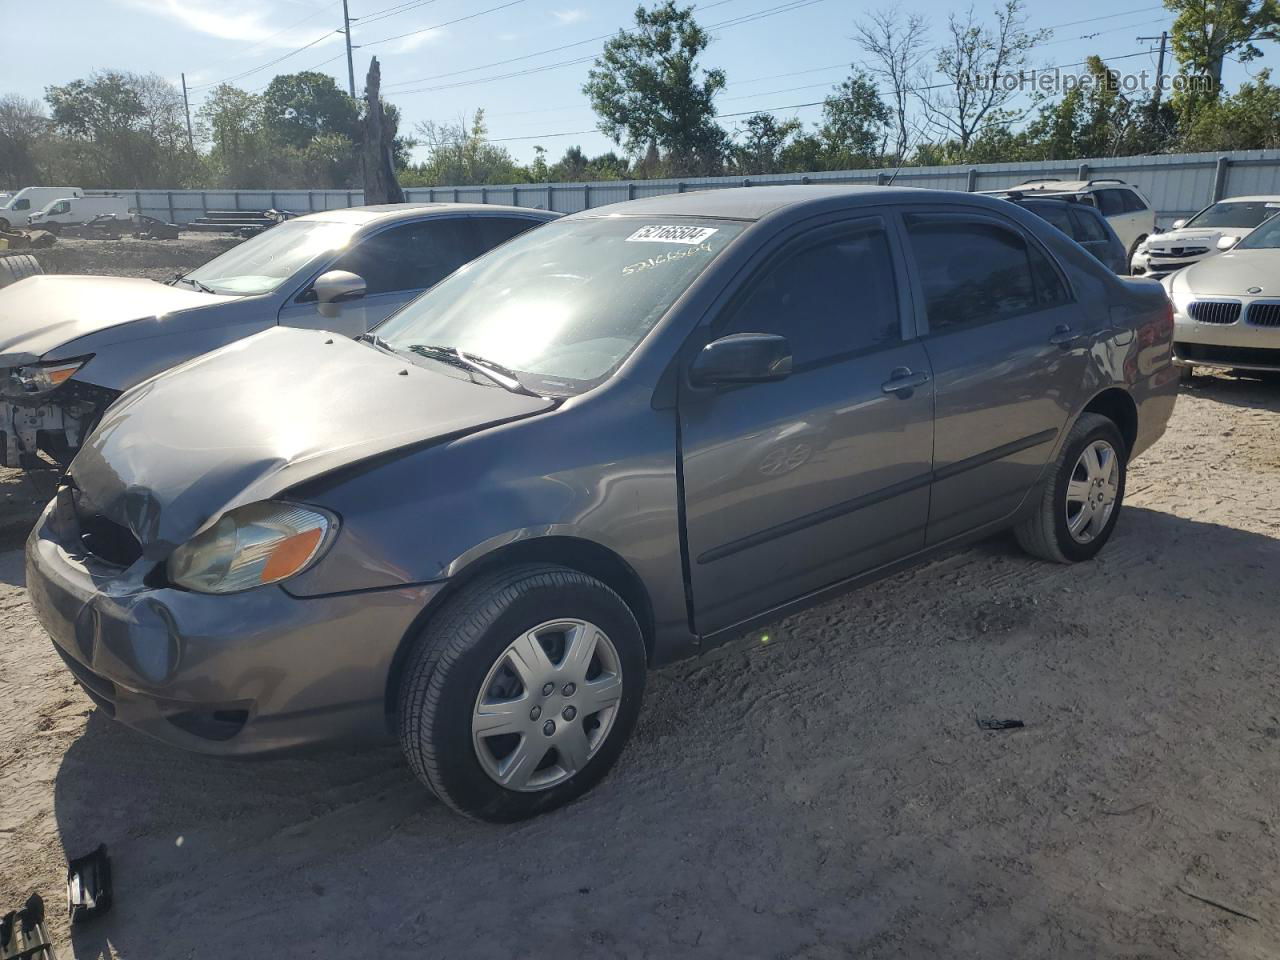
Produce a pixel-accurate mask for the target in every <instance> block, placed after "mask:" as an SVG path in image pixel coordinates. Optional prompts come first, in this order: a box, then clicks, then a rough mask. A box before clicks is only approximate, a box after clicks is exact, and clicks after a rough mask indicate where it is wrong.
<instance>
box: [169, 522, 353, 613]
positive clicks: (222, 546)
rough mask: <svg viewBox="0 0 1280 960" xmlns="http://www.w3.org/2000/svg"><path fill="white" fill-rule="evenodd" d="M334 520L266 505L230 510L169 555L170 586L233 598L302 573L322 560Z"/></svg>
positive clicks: (332, 533) (334, 524)
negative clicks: (240, 593)
mask: <svg viewBox="0 0 1280 960" xmlns="http://www.w3.org/2000/svg"><path fill="white" fill-rule="evenodd" d="M337 529H338V518H337V517H335V516H334V515H333V514H331V513H328V512H326V511H321V510H317V509H316V508H314V507H303V506H299V505H298V504H296V503H284V502H281V501H274V500H264V501H262V502H261V503H251V504H248V505H247V506H243V507H237V508H236V509H235V510H229V511H228V512H226V513H224V514H223V515H222V516H221V517H219V518H218V522H217V523H215V524H214V525H213V526H211V527H209V529H207V530H205V531H204V532H203V533H199V534H197V535H196V536H194V537H192V538H191V539H190V540H188V541H187V542H186V543H184V544H183V545H182V546H180V547H179V548H178V549H177V550H175V551H173V553H171V554H170V555H169V561H168V564H167V568H166V569H167V571H168V574H169V582H170V583H173V584H176V585H177V586H180V587H186V588H187V589H188V590H195V591H197V592H199V593H235V592H236V591H238V590H248V589H250V588H251V587H259V586H262V585H263V584H267V583H277V582H279V581H280V580H285V579H288V578H289V577H292V576H293V575H295V574H298V573H301V572H302V571H303V570H305V569H306V568H307V567H309V566H310V565H311V564H312V563H313V562H315V560H316V559H317V558H318V557H319V556H320V554H322V553H323V552H324V550H325V548H326V547H327V546H328V545H329V543H330V542H331V541H332V539H333V535H334V534H335V533H336V532H337Z"/></svg>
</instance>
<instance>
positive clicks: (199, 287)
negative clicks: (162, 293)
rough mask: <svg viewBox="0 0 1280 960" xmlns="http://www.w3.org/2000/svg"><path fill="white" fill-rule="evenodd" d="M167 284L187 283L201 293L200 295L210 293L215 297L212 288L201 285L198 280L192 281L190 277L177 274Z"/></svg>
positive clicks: (215, 293) (215, 292) (215, 294)
mask: <svg viewBox="0 0 1280 960" xmlns="http://www.w3.org/2000/svg"><path fill="white" fill-rule="evenodd" d="M169 282H170V283H171V284H172V283H189V284H191V285H192V286H193V287H195V288H196V289H197V290H199V291H201V292H202V293H212V294H213V295H214V296H217V291H216V290H214V289H213V287H211V286H209V285H208V284H205V283H201V282H200V281H199V280H196V279H193V278H192V277H184V276H183V275H182V274H178V275H177V276H176V277H174V278H173V279H172V280H170V281H169Z"/></svg>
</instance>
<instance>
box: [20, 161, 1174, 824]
mask: <svg viewBox="0 0 1280 960" xmlns="http://www.w3.org/2000/svg"><path fill="white" fill-rule="evenodd" d="M288 227H289V224H285V225H283V226H280V227H277V228H275V229H274V230H272V231H269V232H268V233H267V234H265V235H264V236H267V237H274V236H278V235H279V234H280V233H281V232H282V231H284V230H286V229H287V228H288ZM1170 310H1171V308H1170V305H1169V301H1168V299H1167V298H1166V297H1165V295H1164V291H1163V290H1162V289H1161V288H1160V286H1159V284H1157V283H1155V282H1153V281H1150V280H1131V279H1128V278H1119V277H1117V276H1115V275H1114V274H1113V273H1111V272H1110V271H1108V270H1106V269H1105V268H1104V267H1103V266H1102V265H1101V264H1099V263H1098V262H1097V260H1095V259H1094V258H1093V257H1091V256H1090V255H1089V254H1087V253H1086V252H1085V251H1084V250H1082V249H1081V248H1080V247H1079V246H1077V245H1076V244H1075V243H1073V242H1071V241H1070V240H1068V239H1067V238H1066V237H1064V236H1063V235H1062V234H1061V233H1060V232H1058V231H1057V230H1055V229H1052V228H1051V227H1049V226H1048V224H1046V223H1045V222H1044V221H1043V220H1040V219H1039V218H1037V217H1035V216H1033V215H1031V214H1030V213H1028V212H1027V211H1025V210H1021V209H1019V208H1017V207H1016V206H1014V205H1012V204H1008V203H1004V202H1001V201H996V200H993V199H991V198H986V197H980V196H973V195H967V194H963V193H955V192H945V191H933V190H913V189H909V188H893V187H888V188H885V187H861V188H859V187H829V186H822V187H819V186H807V187H751V188H737V189H724V190H715V191H707V192H703V193H689V194H673V195H667V196H661V197H653V198H649V199H644V200H636V201H632V202H630V203H625V204H617V205H613V206H607V207H601V208H597V209H592V210H588V211H585V212H583V213H579V214H576V215H573V216H570V217H566V218H564V219H562V220H558V221H556V222H555V223H551V224H548V225H546V226H544V227H540V228H539V229H537V230H534V231H530V232H529V233H527V234H524V235H522V236H520V237H518V238H516V239H515V240H513V241H511V242H510V243H508V244H506V245H504V246H502V247H500V248H498V249H497V250H494V251H492V252H491V253H489V254H487V255H486V256H484V257H481V258H479V259H478V260H476V261H475V262H473V263H471V264H469V265H468V266H467V267H465V268H463V269H461V270H459V271H458V272H456V273H454V274H453V275H452V276H450V277H449V278H448V279H446V280H444V281H442V282H441V283H439V284H437V285H436V286H435V287H433V288H432V289H431V290H429V291H428V292H427V293H425V294H424V295H422V296H421V297H419V298H418V299H417V300H415V301H414V302H413V303H411V304H410V305H409V306H407V307H406V308H405V309H404V310H402V311H400V312H399V313H397V314H395V315H394V316H393V317H391V318H390V319H388V320H387V321H386V322H385V323H383V324H381V325H380V326H378V327H377V328H376V330H375V331H373V333H372V334H371V335H370V337H368V338H367V339H366V341H365V342H356V341H352V340H345V339H342V338H336V337H333V336H331V335H328V334H326V333H323V332H317V331H309V330H290V329H286V328H278V329H273V330H268V331H265V332H263V333H260V334H259V335H257V336H255V337H252V338H249V339H247V340H242V341H240V342H238V343H235V344H233V345H231V346H229V347H226V348H224V349H222V350H219V351H216V352H214V353H211V354H208V355H206V356H203V357H200V358H198V359H196V360H193V361H191V362H189V363H187V364H184V365H183V366H181V367H179V368H177V369H174V370H170V371H168V372H166V373H163V374H161V375H160V376H157V377H154V378H152V379H151V380H149V381H147V382H146V383H144V384H142V385H140V386H139V387H137V388H135V389H134V390H131V391H130V392H129V393H127V394H125V395H124V396H123V397H121V398H120V399H119V400H118V401H117V402H116V403H115V404H114V405H113V406H112V407H111V408H110V409H109V410H108V411H107V415H106V416H105V417H104V418H103V420H102V422H101V423H100V424H99V425H98V427H97V429H96V430H95V431H94V432H93V434H92V435H91V436H90V437H89V439H88V440H87V442H86V443H85V445H84V447H83V449H82V450H81V451H80V453H79V455H78V456H77V457H76V459H75V460H74V462H73V463H72V464H71V467H70V470H69V471H68V473H67V476H66V478H65V482H64V484H63V486H62V487H61V488H60V490H59V492H58V496H57V498H56V499H55V501H54V502H53V503H52V504H51V505H50V506H49V508H48V509H47V510H46V511H45V513H44V515H43V516H42V517H41V519H40V521H39V523H38V525H37V527H36V529H35V530H34V531H33V533H32V535H31V537H30V539H29V540H28V544H27V570H28V572H27V585H28V590H29V593H30V596H31V599H32V603H33V605H34V608H35V610H36V611H37V613H38V616H39V618H40V620H41V622H42V623H43V624H44V625H45V626H46V628H47V629H48V631H49V633H50V635H51V637H52V638H53V641H54V644H55V646H56V648H57V650H58V651H59V652H60V653H61V655H62V656H63V658H64V659H65V661H66V663H67V665H68V667H69V669H70V670H71V672H72V673H73V674H74V675H75V676H76V678H77V679H78V680H79V681H80V683H81V684H82V685H83V686H84V688H85V690H86V691H87V692H88V694H89V696H90V697H92V698H93V699H94V700H95V701H96V702H97V703H98V704H100V705H101V707H102V709H103V710H104V712H106V713H108V714H111V715H114V716H115V718H116V719H117V720H119V721H121V722H124V723H127V724H129V725H131V726H133V727H135V728H137V729H139V730H141V731H144V732H146V733H149V734H151V735H153V736H156V737H159V738H161V739H163V740H166V741H169V742H170V743H174V744H178V745H181V746H184V747H188V748H191V749H195V750H201V751H206V752H210V753H219V754H242V753H250V752H254V751H260V750H264V749H270V748H277V747H284V746H288V745H292V744H300V743H306V742H311V741H316V740H323V739H329V738H333V737H338V736H350V735H359V734H365V735H368V734H375V735H378V734H381V735H385V734H386V733H387V732H388V731H390V732H393V733H395V734H396V735H398V736H399V738H400V742H401V744H402V746H403V749H404V751H405V754H406V755H407V757H408V760H409V763H410V765H411V767H412V768H413V770H414V771H415V772H416V773H417V775H418V776H419V777H420V778H421V779H422V780H423V781H424V782H425V783H426V784H427V786H429V787H430V788H431V789H432V790H433V791H435V793H436V794H437V795H438V796H439V797H440V798H441V799H442V800H444V801H445V802H446V803H448V804H449V805H451V806H452V807H454V808H455V809H457V810H460V811H462V812H463V813H466V814H468V815H471V816H474V817H479V818H482V819H488V820H499V821H501V820H514V819H518V818H522V817H527V816H531V815H533V814H537V813H541V812H544V811H547V810H550V809H552V808H554V807H557V806H559V805H561V804H563V803H565V802H567V801H569V800H571V799H573V798H574V797H576V796H578V795H579V794H581V793H583V792H584V791H586V790H587V789H588V788H589V787H591V786H592V785H593V784H594V783H596V782H597V781H599V780H600V778H601V777H603V776H604V774H605V773H606V771H607V770H608V769H609V767H610V766H611V765H612V764H613V762H614V761H615V760H616V759H617V758H618V755H619V753H620V752H621V750H622V748H623V744H624V743H625V741H626V740H627V737H628V736H629V735H630V733H631V730H632V727H633V726H634V724H635V721H636V717H637V715H638V713H639V710H640V702H641V698H642V695H643V691H644V685H645V672H646V668H647V667H649V666H655V665H659V664H663V663H667V662H669V661H671V660H675V659H678V658H680V657H684V656H688V655H691V654H694V653H698V652H700V651H704V650H707V649H709V648H711V647H713V646H715V645H716V644H717V643H720V642H721V641H723V640H724V639H726V638H727V637H731V636H733V635H735V634H737V633H739V632H741V631H743V630H745V629H748V628H750V627H752V626H754V625H757V624H760V623H762V622H764V621H767V620H771V619H774V618H777V617H781V616H784V615H786V614H787V613H789V612H792V611H794V610H797V609H799V608H800V607H802V606H804V605H806V604H809V603H812V602H814V601H816V600H819V599H822V598H823V597H826V596H828V595H830V593H831V592H832V591H835V590H840V589H844V588H846V587H848V586H850V585H853V584H857V583H861V582H865V581H867V580H870V579H873V578H875V577H878V576H881V575H884V574H885V573H887V572H889V571H891V570H895V569H898V568H900V567H901V566H902V565H903V564H906V563H909V562H913V561H915V560H918V559H920V558H922V557H924V556H927V555H929V554H931V553H934V552H936V551H939V550H946V549H951V548H953V547H954V546H955V545H956V544H957V543H961V542H963V541H966V540H968V539H970V538H974V537H980V536H983V535H986V534H990V533H993V532H995V531H999V530H1003V529H1006V528H1009V527H1012V528H1014V529H1015V530H1016V531H1017V536H1018V539H1019V541H1020V542H1021V543H1022V544H1023V546H1024V547H1025V548H1026V549H1027V550H1028V551H1030V552H1031V553H1032V554H1033V555H1035V556H1038V557H1042V558H1045V559H1048V560H1053V561H1060V562H1072V561H1082V560H1087V559H1089V558H1091V557H1093V556H1094V555H1095V554H1097V553H1098V551H1099V550H1101V549H1102V547H1103V545H1104V544H1105V543H1106V542H1107V539H1108V538H1109V537H1110V535H1111V533H1112V531H1113V530H1114V529H1115V525H1116V521H1117V518H1118V517H1119V514H1120V505H1121V503H1122V501H1123V497H1124V483H1125V469H1126V464H1127V463H1128V461H1129V460H1130V459H1131V458H1132V457H1134V456H1137V455H1138V454H1140V453H1142V451H1144V450H1145V449H1146V448H1147V447H1148V446H1149V445H1150V444H1151V443H1153V442H1154V441H1155V440H1156V438H1158V437H1159V436H1160V435H1161V433H1162V432H1163V430H1164V428H1165V423H1166V421H1167V420H1168V417H1169V415H1170V412H1171V410H1172V408H1173V404H1174V400H1175V397H1176V391H1177V376H1176V373H1175V372H1174V370H1173V367H1172V366H1171V364H1170V341H1171V334H1172V318H1171V313H1170ZM790 425H795V427H796V429H794V430H790V429H789V426H790ZM797 436H799V437H802V438H803V442H804V443H805V445H806V446H807V447H808V448H809V450H808V452H807V453H803V454H801V453H797V454H795V455H794V456H787V455H783V456H781V457H771V456H770V455H769V449H768V447H769V446H770V445H776V444H781V445H782V446H784V447H786V448H788V449H792V450H793V449H794V447H795V438H796V437H797Z"/></svg>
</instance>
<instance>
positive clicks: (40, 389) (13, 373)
mask: <svg viewBox="0 0 1280 960" xmlns="http://www.w3.org/2000/svg"><path fill="white" fill-rule="evenodd" d="M87 361H88V358H87V357H86V358H84V359H82V360H71V361H65V362H62V363H32V364H28V365H27V366H25V367H14V368H13V369H12V370H10V371H9V379H8V380H7V381H5V383H4V386H3V390H2V392H3V393H4V394H5V395H7V396H10V397H29V396H32V395H34V394H40V393H48V392H49V391H50V390H52V389H53V388H54V387H60V386H62V384H64V383H66V382H67V381H68V380H70V379H71V378H72V376H74V375H75V372H76V371H77V370H79V369H80V368H81V367H83V366H84V365H85V363H86V362H87Z"/></svg>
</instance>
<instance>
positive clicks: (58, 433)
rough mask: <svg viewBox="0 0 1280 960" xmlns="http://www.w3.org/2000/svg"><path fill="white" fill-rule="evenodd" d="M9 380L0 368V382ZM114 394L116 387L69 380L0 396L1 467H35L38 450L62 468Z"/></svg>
mask: <svg viewBox="0 0 1280 960" xmlns="http://www.w3.org/2000/svg"><path fill="white" fill-rule="evenodd" d="M10 379H11V377H10V372H9V371H7V370H0V383H7V382H9V381H10ZM119 395H120V394H119V391H116V390H108V389H106V388H105V387H98V386H94V385H93V384H89V383H81V382H80V381H75V380H72V381H69V382H67V383H65V384H63V385H62V386H59V387H58V388H56V389H54V390H50V391H49V392H48V393H43V394H34V395H31V396H21V395H18V396H14V395H0V461H2V465H3V466H6V467H23V468H27V469H30V468H32V467H36V466H39V465H40V461H39V459H38V454H39V453H40V452H41V451H43V452H44V453H46V454H48V455H49V456H50V457H52V458H53V460H54V461H55V462H57V463H58V464H60V465H62V466H66V465H67V464H68V463H69V462H70V461H71V458H72V457H73V456H75V452H76V451H77V450H79V449H80V445H81V444H82V443H83V442H84V438H85V437H86V436H88V435H89V432H90V431H92V430H93V428H94V427H95V426H96V425H97V423H98V420H99V419H101V417H102V413H103V411H104V410H106V409H107V407H108V406H109V405H110V404H111V403H112V401H114V400H115V399H116V397H118V396H119Z"/></svg>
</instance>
